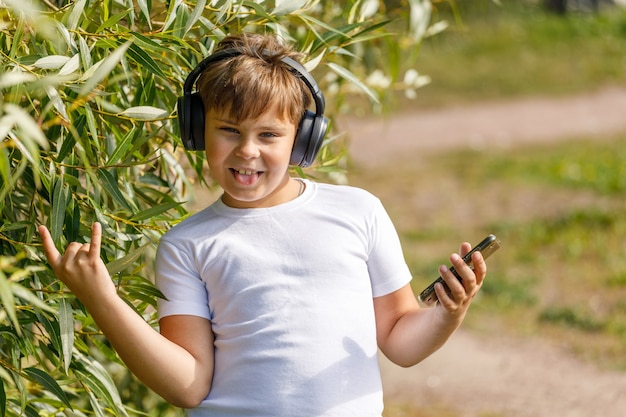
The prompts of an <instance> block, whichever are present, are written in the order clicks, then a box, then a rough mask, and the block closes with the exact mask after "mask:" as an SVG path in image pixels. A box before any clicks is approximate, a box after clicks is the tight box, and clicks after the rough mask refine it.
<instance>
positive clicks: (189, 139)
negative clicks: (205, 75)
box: [177, 93, 204, 151]
mask: <svg viewBox="0 0 626 417" xmlns="http://www.w3.org/2000/svg"><path fill="white" fill-rule="evenodd" d="M177 106H178V126H179V128H180V138H181V140H182V141H183V146H184V147H185V149H187V150H188V151H201V150H204V104H203V103H202V99H201V98H200V95H199V94H198V93H193V94H185V95H184V96H182V97H179V98H178V103H177Z"/></svg>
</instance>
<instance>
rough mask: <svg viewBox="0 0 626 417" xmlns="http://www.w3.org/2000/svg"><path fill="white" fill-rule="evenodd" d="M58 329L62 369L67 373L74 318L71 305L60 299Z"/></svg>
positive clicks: (72, 344)
mask: <svg viewBox="0 0 626 417" xmlns="http://www.w3.org/2000/svg"><path fill="white" fill-rule="evenodd" d="M58 314H59V329H60V331H61V347H62V349H63V369H64V370H65V373H66V374H67V371H68V369H69V367H70V363H71V362H72V348H73V347H74V316H73V314H72V305H71V304H70V303H68V302H67V300H66V299H65V298H62V299H61V301H60V304H59V313H58Z"/></svg>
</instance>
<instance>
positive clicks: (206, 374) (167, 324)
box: [39, 223, 214, 408]
mask: <svg viewBox="0 0 626 417" xmlns="http://www.w3.org/2000/svg"><path fill="white" fill-rule="evenodd" d="M39 233H40V235H41V238H42V241H43V248H44V252H45V254H46V257H47V258H48V262H49V263H50V266H51V267H52V270H53V271H54V273H55V274H56V276H57V277H58V278H59V279H60V280H61V281H63V282H64V283H65V284H66V285H67V286H68V287H69V289H70V290H71V291H72V292H73V293H74V294H75V295H76V297H78V299H79V300H80V301H81V302H82V303H83V304H84V305H85V307H86V308H87V310H88V311H89V313H90V314H91V316H92V317H93V318H94V320H95V322H96V324H97V325H98V326H99V327H100V329H101V330H102V332H103V333H104V335H105V336H106V337H107V339H108V340H109V341H110V342H111V344H112V346H113V348H114V349H115V350H116V352H117V353H118V355H119V356H120V358H121V359H122V360H123V361H124V363H125V364H126V366H128V368H129V369H130V370H131V372H133V373H134V374H135V375H136V376H137V377H138V378H139V379H140V380H141V381H142V382H143V383H144V384H146V385H147V386H148V387H149V388H151V389H152V390H154V391H155V392H156V393H157V394H159V395H161V396H162V397H163V398H165V399H166V400H167V401H169V402H171V403H172V404H174V405H177V406H180V407H184V408H191V407H195V406H196V405H197V404H198V403H200V401H202V400H203V399H204V398H205V397H206V395H207V394H208V392H209V390H210V388H211V382H212V377H213V354H214V351H213V333H212V330H211V323H210V321H209V320H206V319H204V318H200V317H194V316H172V317H166V318H164V319H162V320H161V322H160V325H161V333H162V334H159V333H158V332H156V331H155V330H154V329H153V328H152V327H151V326H150V325H149V324H148V323H146V321H145V320H144V319H143V318H142V317H140V316H139V315H138V314H137V313H136V312H135V311H134V310H133V309H132V308H130V306H128V304H126V302H124V300H122V299H121V298H120V297H119V296H118V295H117V291H116V288H115V286H114V284H113V281H112V280H111V278H110V276H109V273H108V271H107V269H106V266H105V265H104V262H103V261H102V259H101V258H100V242H101V237H102V229H101V226H100V224H99V223H95V224H94V226H93V229H92V238H91V243H90V244H80V243H77V242H73V243H70V244H69V245H68V247H67V250H66V252H65V254H63V255H61V253H60V252H59V251H58V250H57V249H56V247H55V246H54V243H53V241H52V237H51V236H50V232H49V231H48V229H47V228H46V227H45V226H40V227H39Z"/></svg>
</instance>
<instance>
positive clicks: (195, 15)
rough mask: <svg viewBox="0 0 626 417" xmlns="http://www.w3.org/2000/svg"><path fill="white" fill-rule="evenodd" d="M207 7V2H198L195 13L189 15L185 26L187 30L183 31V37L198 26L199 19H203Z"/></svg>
mask: <svg viewBox="0 0 626 417" xmlns="http://www.w3.org/2000/svg"><path fill="white" fill-rule="evenodd" d="M205 5H206V0H198V2H197V3H196V7H194V8H193V11H192V12H191V14H190V15H189V18H188V19H187V23H186V24H185V29H184V30H183V35H185V34H187V32H189V30H190V29H191V28H192V27H193V25H195V24H196V22H197V21H198V19H200V17H202V13H203V12H204V6H205Z"/></svg>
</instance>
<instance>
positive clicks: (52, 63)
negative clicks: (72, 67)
mask: <svg viewBox="0 0 626 417" xmlns="http://www.w3.org/2000/svg"><path fill="white" fill-rule="evenodd" d="M69 60H70V58H69V57H67V56H63V55H48V56H44V57H43V58H39V59H38V60H37V61H35V62H34V63H33V66H34V67H36V68H41V69H59V68H61V67H62V66H63V65H65V64H66V63H67V61H69Z"/></svg>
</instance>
